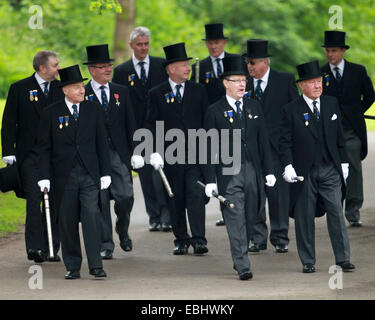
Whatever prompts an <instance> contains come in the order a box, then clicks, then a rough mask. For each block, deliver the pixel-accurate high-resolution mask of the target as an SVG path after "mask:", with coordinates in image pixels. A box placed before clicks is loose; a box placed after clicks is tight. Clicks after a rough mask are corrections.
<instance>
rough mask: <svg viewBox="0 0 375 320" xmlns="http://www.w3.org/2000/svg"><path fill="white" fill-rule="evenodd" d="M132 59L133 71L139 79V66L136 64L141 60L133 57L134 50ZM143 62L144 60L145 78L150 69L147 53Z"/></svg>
mask: <svg viewBox="0 0 375 320" xmlns="http://www.w3.org/2000/svg"><path fill="white" fill-rule="evenodd" d="M132 61H133V65H134V69H135V72H136V73H137V75H138V78H139V79H141V66H140V65H139V64H138V62H140V61H141V60H138V59H137V58H136V57H135V55H134V52H133V56H132ZM143 62H144V65H143V67H144V68H145V71H146V78H148V73H149V70H150V56H149V55H147V56H146V58H145V59H144V60H143Z"/></svg>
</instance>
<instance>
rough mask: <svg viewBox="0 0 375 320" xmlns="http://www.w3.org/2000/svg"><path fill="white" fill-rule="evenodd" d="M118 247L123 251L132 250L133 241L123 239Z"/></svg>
mask: <svg viewBox="0 0 375 320" xmlns="http://www.w3.org/2000/svg"><path fill="white" fill-rule="evenodd" d="M120 247H121V249H122V250H124V251H132V250H133V241H132V239H130V238H127V239H124V240H122V241H121V242H120Z"/></svg>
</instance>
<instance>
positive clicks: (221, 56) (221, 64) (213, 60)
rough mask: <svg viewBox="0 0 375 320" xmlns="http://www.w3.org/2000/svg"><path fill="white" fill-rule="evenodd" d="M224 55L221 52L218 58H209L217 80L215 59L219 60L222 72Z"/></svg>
mask: <svg viewBox="0 0 375 320" xmlns="http://www.w3.org/2000/svg"><path fill="white" fill-rule="evenodd" d="M224 55H225V52H224V51H223V52H222V53H221V54H220V55H219V56H218V57H213V56H210V58H211V62H212V66H213V68H214V73H215V77H216V78H218V76H217V61H216V59H221V60H220V66H221V71H222V72H224V65H223V58H224Z"/></svg>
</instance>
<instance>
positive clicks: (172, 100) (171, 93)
mask: <svg viewBox="0 0 375 320" xmlns="http://www.w3.org/2000/svg"><path fill="white" fill-rule="evenodd" d="M169 97H170V98H171V102H172V103H173V102H174V93H173V91H171V92H170V94H169Z"/></svg>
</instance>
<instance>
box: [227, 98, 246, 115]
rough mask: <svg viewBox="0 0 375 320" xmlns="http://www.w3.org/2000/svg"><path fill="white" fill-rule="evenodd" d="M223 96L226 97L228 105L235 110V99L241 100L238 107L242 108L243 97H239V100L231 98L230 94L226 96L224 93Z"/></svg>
mask: <svg viewBox="0 0 375 320" xmlns="http://www.w3.org/2000/svg"><path fill="white" fill-rule="evenodd" d="M225 97H226V98H227V101H228V103H229V105H230V106H231V107H232V109H233V110H234V111H235V112H237V106H236V104H235V102H236V101H239V102H241V104H240V109H241V110H243V99H242V98H241V99H239V100H235V99H233V98H232V97H230V96H228V95H225Z"/></svg>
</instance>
